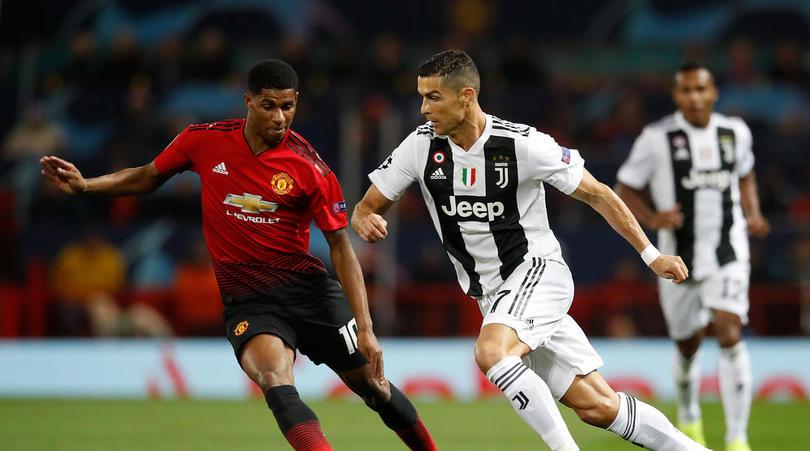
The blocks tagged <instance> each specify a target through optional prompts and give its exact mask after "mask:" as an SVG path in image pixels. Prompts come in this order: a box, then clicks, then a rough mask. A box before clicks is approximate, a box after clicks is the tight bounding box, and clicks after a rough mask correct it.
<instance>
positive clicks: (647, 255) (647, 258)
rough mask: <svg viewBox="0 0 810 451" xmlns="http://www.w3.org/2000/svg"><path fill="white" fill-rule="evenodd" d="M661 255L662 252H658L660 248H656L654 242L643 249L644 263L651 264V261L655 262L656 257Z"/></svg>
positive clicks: (642, 257)
mask: <svg viewBox="0 0 810 451" xmlns="http://www.w3.org/2000/svg"><path fill="white" fill-rule="evenodd" d="M660 256H661V252H658V249H656V248H655V246H653V245H652V244H650V245H649V246H647V247H645V248H644V250H643V251H641V259H642V260H644V264H645V265H647V266H650V263H652V262H654V261H655V259H656V258H658V257H660Z"/></svg>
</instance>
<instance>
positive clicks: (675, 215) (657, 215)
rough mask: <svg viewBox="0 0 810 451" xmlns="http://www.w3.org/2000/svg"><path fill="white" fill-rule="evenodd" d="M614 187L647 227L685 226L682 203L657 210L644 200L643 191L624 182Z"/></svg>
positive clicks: (674, 227) (671, 227)
mask: <svg viewBox="0 0 810 451" xmlns="http://www.w3.org/2000/svg"><path fill="white" fill-rule="evenodd" d="M613 189H614V191H615V192H616V194H617V195H618V196H619V198H620V199H621V200H622V201H624V203H625V205H627V208H629V209H630V211H631V212H632V213H633V216H635V217H636V219H638V222H640V223H641V224H642V225H644V226H645V227H649V228H651V229H653V230H658V229H680V228H681V227H683V213H681V205H680V204H675V207H674V208H673V209H672V210H666V211H655V210H653V209H652V208H650V206H649V205H648V204H647V202H645V201H644V197H643V196H642V194H641V191H639V190H637V189H635V188H631V187H629V186H627V185H625V184H624V183H622V182H616V186H615V187H614V188H613Z"/></svg>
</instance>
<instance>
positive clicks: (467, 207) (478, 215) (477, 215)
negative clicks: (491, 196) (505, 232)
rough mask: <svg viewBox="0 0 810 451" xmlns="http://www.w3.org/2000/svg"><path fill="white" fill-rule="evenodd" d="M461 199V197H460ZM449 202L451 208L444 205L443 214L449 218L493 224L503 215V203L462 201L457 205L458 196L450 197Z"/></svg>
mask: <svg viewBox="0 0 810 451" xmlns="http://www.w3.org/2000/svg"><path fill="white" fill-rule="evenodd" d="M459 197H461V196H459ZM447 200H449V201H450V205H449V206H445V205H442V212H443V213H444V214H446V215H447V216H451V217H452V216H458V217H459V218H462V220H464V219H466V218H470V219H468V220H469V221H489V222H492V221H494V220H495V218H498V217H500V216H501V215H503V210H504V206H503V203H502V202H486V203H485V202H481V201H473V202H471V201H469V200H460V201H459V202H458V203H456V196H450V197H449V198H448V199H447Z"/></svg>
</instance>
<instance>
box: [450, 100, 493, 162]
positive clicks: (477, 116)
mask: <svg viewBox="0 0 810 451" xmlns="http://www.w3.org/2000/svg"><path fill="white" fill-rule="evenodd" d="M486 127H487V116H486V115H485V114H484V112H483V111H482V110H481V107H479V106H477V105H476V106H475V108H474V109H473V111H472V113H471V114H470V115H469V116H468V117H465V118H464V122H462V123H461V125H460V126H459V127H458V128H457V129H456V131H455V132H454V133H452V134H450V139H452V140H453V142H454V143H456V145H457V146H459V147H461V148H462V149H464V150H466V151H469V150H470V148H471V147H472V146H473V144H475V142H476V141H478V138H480V137H481V135H483V134H484V129H485V128H486Z"/></svg>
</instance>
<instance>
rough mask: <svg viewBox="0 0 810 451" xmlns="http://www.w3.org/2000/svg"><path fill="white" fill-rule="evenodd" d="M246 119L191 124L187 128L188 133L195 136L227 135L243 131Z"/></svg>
mask: <svg viewBox="0 0 810 451" xmlns="http://www.w3.org/2000/svg"><path fill="white" fill-rule="evenodd" d="M244 123H245V120H244V119H224V120H221V121H216V122H204V123H201V124H191V125H189V126H188V127H186V132H187V133H194V134H205V135H210V134H227V133H234V132H236V131H237V130H240V131H241V130H242V125H243V124H244Z"/></svg>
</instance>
